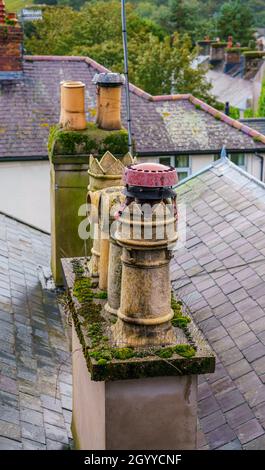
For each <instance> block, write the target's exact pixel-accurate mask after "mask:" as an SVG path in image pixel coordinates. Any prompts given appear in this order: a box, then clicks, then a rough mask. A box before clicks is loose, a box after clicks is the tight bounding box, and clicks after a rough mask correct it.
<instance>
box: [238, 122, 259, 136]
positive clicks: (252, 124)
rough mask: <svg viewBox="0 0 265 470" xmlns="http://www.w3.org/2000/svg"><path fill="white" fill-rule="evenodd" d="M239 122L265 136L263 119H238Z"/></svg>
mask: <svg viewBox="0 0 265 470" xmlns="http://www.w3.org/2000/svg"><path fill="white" fill-rule="evenodd" d="M240 122H242V123H243V124H246V125H247V126H248V127H251V128H252V129H255V131H258V132H261V134H264V135H265V118H248V119H240Z"/></svg>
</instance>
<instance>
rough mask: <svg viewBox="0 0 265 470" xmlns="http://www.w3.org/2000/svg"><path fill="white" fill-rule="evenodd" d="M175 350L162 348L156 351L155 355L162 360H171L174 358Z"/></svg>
mask: <svg viewBox="0 0 265 470" xmlns="http://www.w3.org/2000/svg"><path fill="white" fill-rule="evenodd" d="M173 353H174V351H173V348H162V349H158V350H157V351H155V354H156V355H157V356H159V357H161V358H164V359H169V358H170V357H172V356H173Z"/></svg>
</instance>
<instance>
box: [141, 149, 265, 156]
mask: <svg viewBox="0 0 265 470" xmlns="http://www.w3.org/2000/svg"><path fill="white" fill-rule="evenodd" d="M221 151H222V149H221V148H220V149H215V150H214V149H213V150H169V151H164V150H161V151H159V150H156V151H155V152H136V156H137V157H165V156H172V155H214V154H217V155H220V154H221ZM226 151H227V153H253V154H255V153H258V152H265V147H259V148H252V149H229V148H226Z"/></svg>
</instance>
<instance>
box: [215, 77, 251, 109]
mask: <svg viewBox="0 0 265 470" xmlns="http://www.w3.org/2000/svg"><path fill="white" fill-rule="evenodd" d="M206 77H207V80H208V81H209V82H210V83H211V84H212V87H213V88H212V93H213V95H215V96H216V97H217V98H218V100H219V101H221V102H222V103H225V102H226V101H229V103H230V105H231V106H235V107H236V108H239V109H242V110H243V109H246V108H248V107H249V104H248V101H249V100H252V96H253V84H252V82H251V81H250V80H244V79H243V78H238V77H230V76H229V75H227V74H225V73H222V72H219V71H216V70H209V71H208V72H207V74H206Z"/></svg>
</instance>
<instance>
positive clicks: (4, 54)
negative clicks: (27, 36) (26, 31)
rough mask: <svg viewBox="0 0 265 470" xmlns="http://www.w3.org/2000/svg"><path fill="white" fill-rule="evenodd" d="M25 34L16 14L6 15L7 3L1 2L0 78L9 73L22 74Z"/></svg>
mask: <svg viewBox="0 0 265 470" xmlns="http://www.w3.org/2000/svg"><path fill="white" fill-rule="evenodd" d="M22 41H23V32H22V29H21V27H20V25H19V24H18V21H17V17H16V14H15V13H6V10H5V2H4V1H3V0H0V76H1V74H3V73H4V74H6V73H9V72H22V68H23V64H22Z"/></svg>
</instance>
